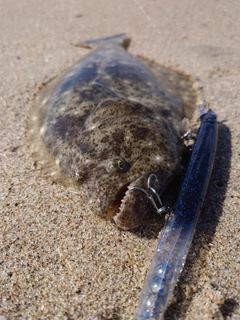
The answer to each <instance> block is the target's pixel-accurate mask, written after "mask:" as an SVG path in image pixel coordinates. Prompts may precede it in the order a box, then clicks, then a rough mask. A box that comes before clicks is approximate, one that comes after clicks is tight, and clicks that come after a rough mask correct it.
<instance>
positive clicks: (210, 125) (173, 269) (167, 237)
mask: <svg viewBox="0 0 240 320" xmlns="http://www.w3.org/2000/svg"><path fill="white" fill-rule="evenodd" d="M216 118H217V116H216V114H215V113H214V112H212V111H211V110H209V111H208V112H206V113H204V114H202V115H201V117H200V119H201V122H202V123H201V126H200V129H199V132H198V137H197V140H196V142H195V145H194V149H193V153H192V157H191V160H190V164H189V167H188V170H187V174H186V177H185V179H184V182H183V185H182V188H181V192H180V195H179V197H178V200H177V203H176V205H175V207H174V209H173V214H172V215H171V216H170V218H169V219H168V220H167V222H166V224H165V226H164V229H163V231H162V233H161V236H160V239H159V242H158V246H157V249H156V252H155V255H154V258H153V261H152V264H151V267H150V269H149V271H148V274H147V277H146V280H145V284H144V287H143V290H142V292H141V296H140V300H139V304H138V307H137V309H136V313H135V316H134V319H135V320H150V319H155V320H157V319H162V318H163V315H164V312H165V310H166V308H167V305H168V303H169V300H170V297H171V295H172V292H173V289H174V287H175V285H176V283H177V280H178V277H179V275H180V273H181V271H182V269H183V266H184V263H185V260H186V256H187V253H188V250H189V247H190V245H191V242H192V238H193V235H194V231H195V227H196V224H197V221H198V217H199V214H200V210H201V207H202V204H203V201H204V198H205V194H206V190H207V187H208V183H209V179H210V176H211V172H212V168H213V163H214V158H215V153H216V146H217V135H218V130H217V123H216Z"/></svg>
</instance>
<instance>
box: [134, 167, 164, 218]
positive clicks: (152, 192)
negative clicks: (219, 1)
mask: <svg viewBox="0 0 240 320" xmlns="http://www.w3.org/2000/svg"><path fill="white" fill-rule="evenodd" d="M153 178H154V179H155V183H156V184H157V188H158V187H159V180H158V178H157V176H156V175H155V174H154V173H151V174H150V175H149V177H148V180H147V190H145V189H143V188H141V187H136V186H129V187H128V189H129V190H139V191H142V192H144V193H145V195H146V196H147V197H148V199H149V200H150V201H151V203H152V205H153V206H154V208H155V209H156V211H157V213H159V214H161V213H162V212H164V211H166V210H167V207H166V206H163V205H162V201H161V199H160V196H159V194H158V192H157V191H156V189H155V188H154V186H152V185H151V182H152V179H153ZM154 196H155V198H157V201H158V204H159V205H160V206H157V203H156V201H155V198H154Z"/></svg>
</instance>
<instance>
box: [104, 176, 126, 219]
mask: <svg viewBox="0 0 240 320" xmlns="http://www.w3.org/2000/svg"><path fill="white" fill-rule="evenodd" d="M131 184H132V182H127V183H125V184H124V185H123V186H122V187H120V189H119V190H118V191H117V193H116V194H115V197H114V199H113V200H112V201H111V203H110V204H109V206H108V208H107V220H110V219H112V218H114V217H115V216H116V215H117V214H119V213H120V212H121V206H122V203H123V202H124V199H125V198H126V195H127V193H128V192H129V189H128V187H129V186H130V185H131Z"/></svg>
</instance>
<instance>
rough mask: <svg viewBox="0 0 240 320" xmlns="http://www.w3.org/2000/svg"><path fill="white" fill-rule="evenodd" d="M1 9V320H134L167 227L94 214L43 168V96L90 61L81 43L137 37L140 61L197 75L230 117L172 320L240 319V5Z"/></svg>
mask: <svg viewBox="0 0 240 320" xmlns="http://www.w3.org/2000/svg"><path fill="white" fill-rule="evenodd" d="M139 3H140V4H141V6H142V8H143V9H144V10H145V12H146V15H147V16H148V17H150V19H151V20H150V21H149V20H148V19H147V17H146V16H144V14H143V12H142V11H141V10H140V8H139V7H138V6H137V3H136V2H135V1H134V0H122V1H116V0H112V1H110V0H82V1H77V0H71V1H63V0H59V1H54V0H50V1H49V0H48V1H46V0H41V1H33V0H28V1H27V0H19V1H12V0H9V1H3V0H1V1H0V137H1V139H0V173H1V174H0V179H1V183H0V197H1V202H0V203H1V206H0V216H1V218H0V219H1V220H0V319H1V320H8V319H69V320H70V319H86V320H87V319H89V320H90V319H91V320H93V319H95V320H97V319H98V320H100V319H101V320H103V319H115V320H123V319H124V320H125V319H126V320H129V319H131V318H132V316H133V313H134V310H135V307H136V304H137V300H138V297H139V294H140V291H141V288H142V286H143V282H144V278H145V275H146V272H147V270H148V267H149V264H150V262H151V259H152V257H153V252H154V250H155V247H156V243H157V238H158V233H159V232H160V231H161V227H162V223H163V219H158V220H157V221H158V222H159V225H157V224H156V223H155V222H156V221H155V220H154V218H152V224H151V223H150V225H148V226H147V227H144V226H143V227H142V228H140V229H138V230H137V231H136V232H127V231H121V230H118V229H117V228H116V227H115V226H114V224H112V223H110V222H108V223H106V222H105V221H102V220H99V218H97V217H95V216H94V215H91V216H88V215H87V214H86V213H85V212H84V210H83V208H82V203H81V200H80V199H79V197H78V196H76V195H74V194H71V193H69V192H68V191H67V190H66V189H64V188H63V187H61V186H59V185H56V184H51V183H49V181H48V180H46V179H45V178H44V177H43V176H42V174H41V172H40V171H39V170H38V169H36V167H35V166H34V161H33V159H32V157H31V155H30V152H29V146H28V144H27V141H26V128H27V118H28V116H29V112H30V108H31V105H32V102H33V98H34V96H35V95H36V94H37V92H38V90H39V87H41V85H42V84H43V83H45V82H47V81H48V80H49V79H51V78H52V77H54V76H56V75H58V74H60V73H61V72H62V71H63V70H64V69H66V68H67V67H70V66H71V65H72V64H73V63H74V62H76V61H77V60H78V59H80V58H81V57H83V56H84V55H85V54H86V52H87V50H86V49H82V48H77V47H76V46H74V44H75V43H77V42H79V41H83V40H88V39H94V38H100V37H106V36H111V35H115V34H119V33H122V32H126V33H127V34H128V35H129V36H130V37H131V39H132V43H131V47H130V49H129V50H130V52H131V53H133V54H139V55H142V56H146V57H148V58H149V59H154V60H155V61H157V62H158V63H160V64H163V65H165V66H171V67H174V68H177V69H179V70H182V71H184V72H185V73H187V74H190V75H192V76H193V77H194V78H195V79H196V82H197V83H198V86H199V88H200V91H201V94H202V95H203V97H204V99H205V100H206V101H207V102H209V103H210V105H211V108H212V109H213V110H214V111H215V112H216V113H217V114H218V120H219V122H220V125H219V143H218V151H217V158H216V163H215V166H214V170H213V175H212V180H211V184H210V188H209V192H208V196H207V200H206V203H205V206H204V210H203V212H202V214H201V217H200V220H199V223H198V226H197V230H196V234H195V238H194V240H193V244H192V247H191V250H190V253H189V256H188V259H187V263H186V266H185V268H184V270H183V274H182V276H181V278H180V281H179V283H178V286H177V288H176V290H175V291H174V297H173V299H172V302H171V304H170V306H169V308H168V310H167V312H166V316H165V319H191V320H193V319H234V320H236V319H240V309H239V299H240V252H239V247H240V242H239V240H240V225H239V221H240V214H239V212H240V206H239V199H240V197H239V190H240V162H239V157H240V18H239V17H240V3H239V1H238V0H235V1H234V0H232V1H224V0H218V1H217V0H215V1H207V0H202V1H196V0H193V1H187V0H182V1H178V0H170V1H167V0H159V1H154V0H139Z"/></svg>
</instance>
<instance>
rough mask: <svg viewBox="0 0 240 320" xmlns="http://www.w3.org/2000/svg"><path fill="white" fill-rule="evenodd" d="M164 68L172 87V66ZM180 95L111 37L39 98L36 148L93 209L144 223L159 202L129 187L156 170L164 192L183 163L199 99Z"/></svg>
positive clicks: (34, 118) (130, 223) (52, 172)
mask: <svg viewBox="0 0 240 320" xmlns="http://www.w3.org/2000/svg"><path fill="white" fill-rule="evenodd" d="M148 64H149V63H148ZM157 68H160V71H159V74H163V83H164V84H165V83H166V79H165V78H164V77H165V76H166V74H167V73H168V70H167V69H166V68H162V67H157ZM161 68H162V71H161ZM155 71H156V70H154V72H155ZM163 71H164V72H165V74H164V72H163ZM169 72H170V71H169ZM173 75H174V72H173V71H171V72H170V76H171V77H172V76H173ZM176 78H177V79H180V78H181V75H179V74H177V73H176ZM183 78H184V77H183ZM181 81H182V80H181ZM183 81H184V80H183ZM186 83H188V81H186ZM166 87H167V89H166ZM186 87H187V90H190V88H191V84H186ZM176 92H177V91H176ZM173 93H174V86H172V87H171V85H167V86H163V85H162V84H161V81H160V82H159V79H158V78H157V77H156V75H155V73H153V72H152V71H151V70H150V69H149V68H148V67H147V66H146V65H145V64H144V63H142V61H140V60H139V59H136V58H135V57H133V56H132V55H130V54H129V53H128V52H126V50H125V49H124V48H122V47H121V46H120V45H119V44H117V43H116V41H111V42H109V41H105V42H104V43H103V44H101V45H100V47H98V48H97V49H96V50H95V51H93V52H91V53H90V54H89V55H87V56H86V57H85V58H83V59H82V60H80V61H79V62H78V63H76V64H75V65H74V66H73V67H72V68H71V69H70V70H69V71H67V72H66V73H65V74H64V75H63V76H62V77H60V78H59V79H57V80H55V81H53V83H50V84H49V85H48V86H47V87H46V88H45V90H44V91H43V92H42V93H41V94H40V95H39V97H38V98H37V100H36V103H35V106H34V108H33V111H32V115H31V118H30V125H29V141H30V143H31V149H32V152H33V153H34V155H35V158H36V159H37V160H38V161H39V162H40V164H41V165H42V167H43V168H44V169H45V171H46V172H47V173H48V175H49V176H50V177H51V178H52V179H53V180H56V181H58V182H60V183H61V184H63V185H65V186H66V187H67V188H68V189H69V190H70V191H73V192H75V193H78V194H80V195H81V197H82V199H83V201H84V202H85V204H86V205H87V207H88V208H89V210H90V211H91V212H94V213H96V214H97V215H99V216H100V217H102V218H104V219H106V220H109V219H111V218H112V217H114V220H115V222H116V224H117V225H118V226H119V227H120V228H122V229H131V228H134V227H137V226H138V225H140V224H141V222H142V219H143V217H144V215H145V214H146V213H147V212H148V211H149V210H150V209H151V205H150V204H149V201H148V199H147V197H146V196H145V195H144V194H143V193H141V192H138V191H134V192H132V191H131V192H130V191H128V186H129V185H131V186H134V185H138V186H139V187H144V186H145V183H146V179H147V177H148V175H149V174H150V173H155V174H156V175H157V177H158V179H159V181H160V185H159V189H158V191H159V193H161V192H162V190H163V189H164V188H165V187H166V185H167V184H168V183H169V181H170V180H171V179H172V178H173V176H174V174H175V173H176V171H177V170H178V168H179V165H180V162H181V154H182V150H183V145H182V141H181V135H182V132H183V131H184V130H185V128H184V126H183V121H182V120H183V119H184V117H185V115H186V106H187V104H188V102H189V101H194V97H195V96H194V94H193V93H191V92H190V93H189V97H190V98H189V97H187V98H186V99H185V98H184V97H183V98H182V97H181V95H179V93H177V94H176V95H174V94H173ZM184 94H185V93H184ZM184 94H183V95H184ZM186 95H188V93H187V94H186ZM184 99H185V100H184ZM140 176H142V177H143V178H142V179H141V182H139V181H138V182H136V180H137V179H138V178H139V177H140ZM119 206H120V212H119Z"/></svg>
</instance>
